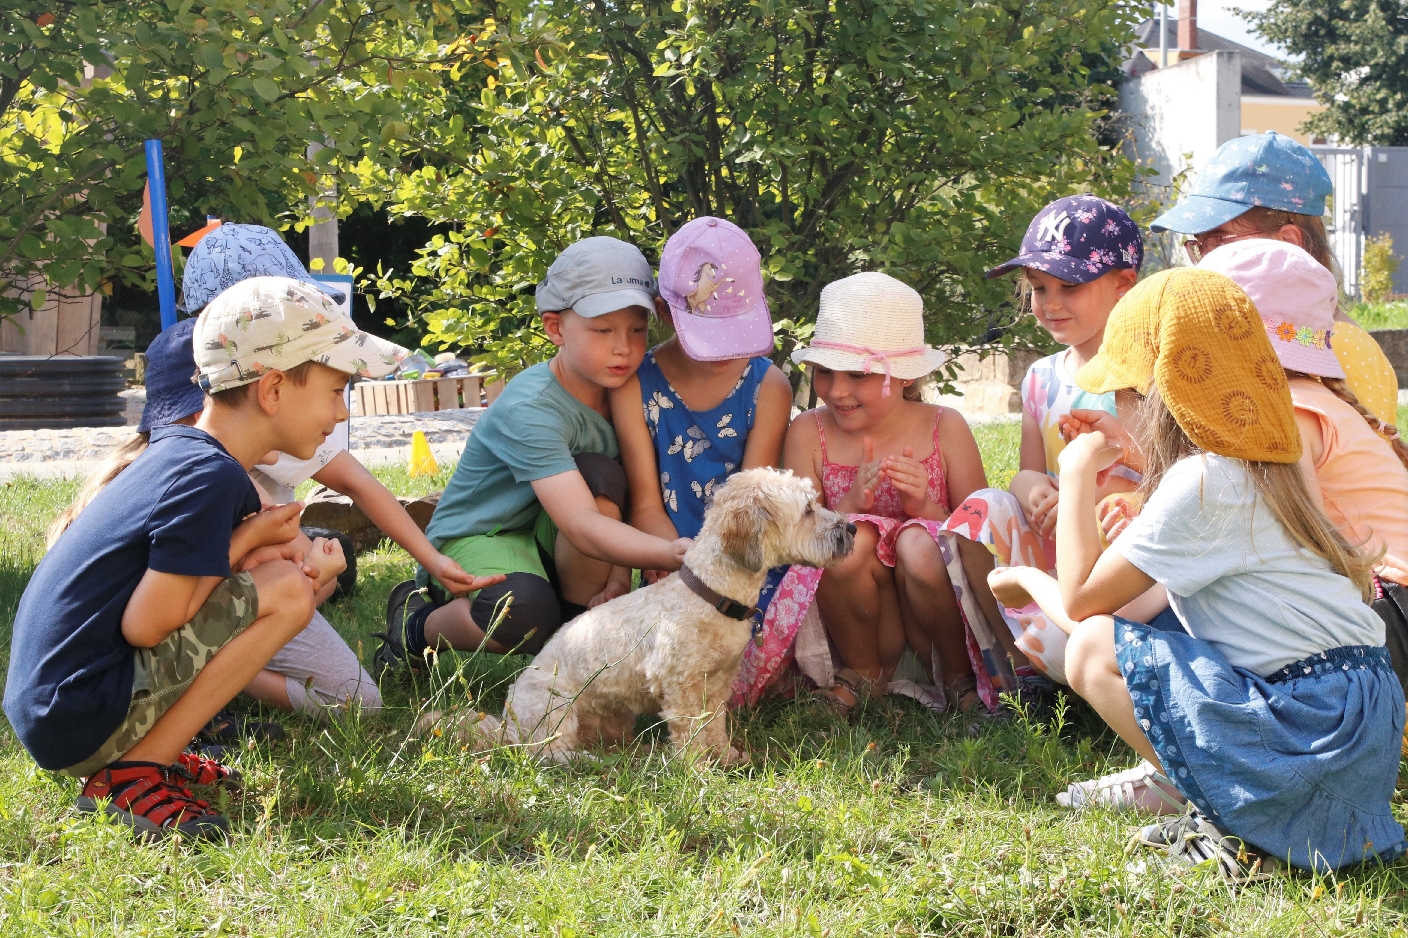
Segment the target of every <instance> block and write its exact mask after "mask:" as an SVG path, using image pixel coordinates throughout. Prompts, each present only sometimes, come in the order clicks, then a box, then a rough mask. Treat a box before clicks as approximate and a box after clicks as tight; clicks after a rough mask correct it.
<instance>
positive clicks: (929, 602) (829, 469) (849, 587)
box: [778, 273, 1025, 709]
mask: <svg viewBox="0 0 1408 938" xmlns="http://www.w3.org/2000/svg"><path fill="white" fill-rule="evenodd" d="M815 336H816V337H815V339H814V341H813V342H812V343H811V345H809V346H807V347H806V348H803V349H799V350H798V351H797V352H795V353H793V356H792V357H793V360H794V361H796V362H798V363H799V364H803V363H805V364H808V365H810V366H811V368H812V372H811V373H812V382H813V386H814V387H815V388H816V391H817V395H818V397H820V398H821V400H822V401H823V402H824V403H825V405H826V406H825V407H819V408H817V409H816V410H813V411H809V412H807V413H805V414H802V415H801V416H799V417H798V418H797V419H796V420H795V421H793V423H792V426H791V428H790V429H789V431H788V435H787V443H786V447H785V450H784V454H783V463H784V465H785V466H786V467H787V468H789V469H791V470H792V471H793V472H795V473H797V474H798V475H803V476H806V477H808V478H810V479H812V481H813V483H814V484H815V485H816V486H817V489H818V490H819V491H820V492H821V493H822V496H823V498H824V500H825V502H826V505H827V507H829V508H832V509H834V510H836V511H843V512H845V513H846V514H847V516H848V517H849V518H850V519H851V520H852V521H853V522H855V524H856V526H857V528H858V531H857V536H856V547H855V550H854V551H853V552H852V554H851V556H850V557H849V558H848V559H846V560H845V561H843V562H842V563H840V564H838V565H836V566H834V567H831V568H829V569H828V570H827V571H826V572H825V573H824V574H823V573H822V572H821V571H815V570H812V571H808V570H805V569H803V570H798V571H796V572H795V575H792V576H791V577H790V579H791V582H790V583H789V582H787V581H784V585H783V587H782V588H781V589H780V590H779V594H778V595H779V599H781V600H783V605H782V606H781V607H780V608H779V614H784V613H787V612H791V613H793V614H797V613H804V612H805V608H806V606H808V605H810V602H811V601H812V599H813V597H814V599H815V602H816V604H817V607H818V610H819V611H820V614H821V621H822V624H823V625H824V627H825V630H826V634H827V636H829V638H830V640H831V643H832V644H833V645H834V646H835V649H836V652H837V653H838V654H839V656H840V658H841V660H842V663H843V665H844V667H842V668H841V669H840V670H839V671H837V681H838V682H837V684H836V685H834V686H833V687H831V688H827V689H824V691H823V692H824V693H826V694H827V695H829V697H830V699H831V700H832V701H833V702H834V703H835V704H836V705H837V706H838V707H849V706H852V705H854V703H855V702H856V700H857V699H858V698H859V697H864V696H879V695H881V694H883V693H885V689H886V685H887V684H888V682H889V680H890V679H891V677H892V676H893V675H894V671H895V667H896V665H898V663H899V661H900V657H901V655H902V654H903V653H904V649H905V645H906V644H908V645H909V646H910V647H911V648H913V649H914V651H915V653H916V654H917V656H918V658H919V660H920V662H921V663H923V665H924V666H925V668H926V669H927V670H928V672H929V676H930V678H931V679H932V682H933V683H934V684H937V685H939V686H940V687H942V689H943V692H942V694H938V693H935V694H933V695H932V698H942V699H946V700H947V701H948V703H949V705H951V706H955V707H959V708H963V709H970V708H973V707H976V706H978V705H979V704H980V703H981V704H984V705H986V706H988V707H989V708H995V707H996V706H997V690H998V689H999V688H1006V687H1010V686H1011V685H1012V681H1011V674H1012V671H1011V665H1010V663H1009V661H1008V657H1009V655H1020V653H1019V652H1016V650H1015V648H1013V647H1011V644H1012V636H1011V633H1010V632H1009V631H1008V629H1007V628H1006V627H1000V628H998V629H996V630H994V629H993V628H992V627H991V625H990V624H989V623H992V624H996V625H998V626H1002V618H1001V614H1000V613H999V611H998V608H997V603H996V601H995V600H994V599H993V596H992V593H991V591H990V590H988V588H987V574H988V572H989V571H991V570H992V568H993V557H992V555H991V554H990V553H989V552H988V551H987V549H986V548H985V547H984V546H983V545H982V544H978V543H974V542H973V541H970V540H968V539H966V538H962V537H955V536H954V535H953V534H951V533H949V532H947V531H945V530H944V527H943V526H944V523H945V522H946V521H947V520H948V519H949V516H950V513H951V508H950V506H951V505H955V504H958V503H961V502H962V501H963V500H964V499H966V498H967V497H968V496H969V495H970V494H971V493H973V492H975V491H977V490H979V489H983V488H985V487H986V486H987V480H986V478H985V476H984V474H983V465H982V459H981V457H980V456H979V454H978V447H977V444H976V443H975V442H974V440H973V434H972V432H971V431H970V430H969V429H968V424H967V423H966V422H965V421H964V420H963V418H962V417H961V416H960V415H959V414H958V413H957V412H955V411H952V410H947V409H945V408H943V407H938V406H934V405H931V404H925V403H923V402H921V401H920V400H919V399H918V394H917V390H918V389H917V387H916V382H917V380H918V379H920V378H922V377H924V376H925V375H927V374H929V373H930V372H931V371H933V370H934V369H935V368H937V367H938V366H939V365H940V364H942V362H943V360H944V356H943V354H942V353H941V352H939V351H937V350H935V349H932V348H929V347H928V346H927V345H925V344H924V321H923V303H922V301H921V299H920V297H919V294H918V293H916V292H915V291H914V290H912V289H910V288H909V287H907V286H905V285H904V284H902V283H900V282H899V281H898V280H895V279H894V278H893V277H889V276H887V275H885V274H880V273H862V274H856V275H854V276H851V277H847V278H845V279H844V280H840V281H837V282H835V283H832V284H829V285H828V286H827V287H826V288H825V289H824V290H822V293H821V306H820V312H819V315H818V318H817V329H816V333H815ZM1021 663H1023V664H1025V661H1024V660H1022V661H1021ZM994 678H996V682H995V681H994ZM932 698H931V699H932Z"/></svg>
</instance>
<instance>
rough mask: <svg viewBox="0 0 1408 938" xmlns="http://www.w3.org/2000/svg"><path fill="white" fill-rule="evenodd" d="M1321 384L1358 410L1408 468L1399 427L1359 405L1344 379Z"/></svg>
mask: <svg viewBox="0 0 1408 938" xmlns="http://www.w3.org/2000/svg"><path fill="white" fill-rule="evenodd" d="M1320 383H1321V384H1323V385H1324V386H1325V388H1326V390H1328V391H1329V392H1330V393H1331V394H1333V395H1335V397H1338V398H1339V399H1340V400H1342V401H1344V402H1345V403H1346V404H1348V405H1349V406H1350V407H1353V408H1354V409H1355V410H1357V411H1358V412H1359V416H1361V417H1363V418H1364V421H1365V422H1366V423H1368V424H1369V428H1370V429H1371V430H1373V431H1374V432H1375V433H1377V434H1378V435H1379V436H1381V437H1383V438H1384V439H1385V440H1387V441H1388V444H1389V445H1390V446H1392V447H1393V454H1394V455H1395V456H1397V457H1398V461H1399V462H1401V463H1403V465H1404V467H1408V443H1404V442H1403V438H1402V437H1401V436H1399V435H1398V427H1396V426H1394V425H1393V424H1391V423H1385V422H1384V421H1382V420H1380V419H1379V418H1378V417H1375V416H1374V415H1373V414H1371V413H1369V411H1368V409H1367V408H1365V406H1364V405H1363V404H1361V403H1359V398H1357V397H1355V396H1354V392H1353V391H1351V390H1350V389H1349V385H1348V384H1346V383H1345V381H1344V379H1343V378H1321V379H1320Z"/></svg>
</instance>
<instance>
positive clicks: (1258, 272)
mask: <svg viewBox="0 0 1408 938" xmlns="http://www.w3.org/2000/svg"><path fill="white" fill-rule="evenodd" d="M1198 268H1199V269H1200V270H1211V271H1213V272H1214V273H1219V274H1223V275H1224V276H1226V277H1229V278H1230V279H1231V280H1232V282H1233V283H1235V284H1237V286H1239V287H1241V288H1242V289H1243V290H1244V291H1246V294H1247V296H1249V297H1251V299H1252V302H1253V303H1254V304H1256V309H1257V312H1258V313H1260V314H1261V321H1262V322H1263V323H1264V324H1265V325H1266V334H1267V336H1268V337H1269V338H1270V339H1271V347H1272V348H1274V349H1275V350H1276V357H1277V358H1279V359H1280V360H1281V365H1282V366H1283V367H1285V368H1287V369H1289V370H1291V371H1301V372H1304V373H1305V374H1308V375H1318V376H1320V377H1322V378H1343V377H1344V368H1343V367H1341V365H1340V363H1339V359H1338V358H1336V357H1335V353H1334V351H1333V350H1332V349H1331V348H1330V333H1331V332H1332V331H1333V330H1334V328H1335V310H1336V308H1337V306H1338V303H1339V287H1338V285H1337V284H1336V283H1335V275H1334V274H1332V273H1330V272H1329V271H1328V270H1326V269H1325V268H1324V267H1322V266H1321V265H1320V264H1319V262H1317V261H1316V260H1315V258H1313V257H1311V256H1310V255H1309V254H1308V253H1307V252H1306V251H1305V250H1303V249H1301V248H1298V247H1296V246H1295V245H1294V244H1287V243H1286V242H1284V241H1275V240H1272V239H1270V238H1247V239H1246V240H1243V241H1233V242H1231V243H1230V244H1224V245H1223V246H1222V247H1219V248H1217V249H1216V250H1214V251H1212V252H1211V253H1209V254H1208V255H1207V256H1206V257H1204V258H1203V260H1202V262H1201V263H1200V264H1198Z"/></svg>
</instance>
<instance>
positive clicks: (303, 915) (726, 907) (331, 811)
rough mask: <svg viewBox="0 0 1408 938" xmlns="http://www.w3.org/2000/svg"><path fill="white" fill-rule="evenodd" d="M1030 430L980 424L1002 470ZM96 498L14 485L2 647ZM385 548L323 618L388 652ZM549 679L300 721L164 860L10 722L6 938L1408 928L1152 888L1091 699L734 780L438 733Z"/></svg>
mask: <svg viewBox="0 0 1408 938" xmlns="http://www.w3.org/2000/svg"><path fill="white" fill-rule="evenodd" d="M1015 437H1016V425H1015V424H1006V425H1003V424H995V425H988V426H987V427H981V428H979V433H978V438H979V441H980V443H981V444H982V446H983V448H984V451H985V455H986V456H987V457H988V460H989V468H990V470H991V474H992V476H993V478H994V481H1001V477H1002V474H1003V473H1007V474H1010V472H1011V469H1012V467H1013V465H1014V463H1015V449H1016V442H1015ZM379 474H380V475H381V476H382V478H383V479H384V480H385V481H386V482H387V483H388V485H390V486H392V487H393V488H394V489H397V490H400V491H410V489H411V486H409V485H408V484H407V483H408V480H406V479H405V477H404V475H403V474H398V473H390V472H388V473H379ZM433 481H434V480H432V482H433ZM441 481H442V482H443V480H441ZM75 488H76V485H75V484H74V483H72V482H43V483H37V482H33V481H24V480H18V481H14V482H11V483H6V484H3V486H0V532H3V533H0V648H8V640H7V639H8V631H9V628H10V624H11V622H12V620H13V616H14V608H15V604H16V603H17V602H18V599H19V595H20V593H21V591H22V589H23V586H24V583H25V581H26V579H27V577H28V575H29V572H30V571H31V570H32V568H33V565H34V563H35V561H36V558H37V557H38V556H39V555H40V551H41V549H42V530H43V528H44V527H45V525H46V524H47V523H48V520H49V518H50V517H51V516H52V515H53V514H54V513H55V512H56V511H58V510H59V509H60V508H61V507H62V506H63V505H64V504H65V503H66V501H67V499H68V498H69V497H71V495H72V493H73V491H74V489H75ZM359 560H360V569H361V583H360V586H359V588H358V591H357V592H356V594H355V595H354V596H353V597H352V598H350V599H348V600H345V601H342V602H340V603H338V604H336V605H334V606H332V607H331V608H328V607H324V610H325V612H326V613H327V614H328V618H329V619H330V620H332V622H333V623H334V625H336V626H337V627H338V628H339V630H341V632H342V633H343V634H344V635H345V636H347V638H348V640H349V641H350V642H351V643H352V645H353V647H354V648H358V649H359V651H360V653H361V654H362V656H363V659H364V660H367V659H368V658H369V657H370V653H371V651H372V647H373V644H372V642H371V641H370V639H369V637H368V636H369V633H370V632H372V631H373V630H375V629H377V628H379V627H380V622H381V619H382V605H383V602H384V599H385V596H386V594H387V592H388V591H389V590H390V588H391V586H392V585H393V584H394V583H395V582H396V581H398V580H399V579H401V578H402V577H405V576H407V575H408V574H409V573H410V570H411V564H410V562H409V559H408V558H407V556H406V554H405V553H404V552H402V551H401V550H399V549H384V550H378V551H374V552H371V553H368V554H364V555H362V556H361V558H359ZM3 654H5V652H3V651H0V655H3ZM0 663H4V662H0ZM524 663H525V659H522V658H513V659H506V660H505V659H494V658H492V657H471V656H464V657H456V656H453V655H448V656H444V657H443V659H442V660H441V662H440V663H439V666H438V668H437V670H436V671H435V672H434V673H433V674H430V675H427V676H425V677H423V678H422V679H421V680H419V681H418V682H415V683H412V682H409V681H405V682H399V683H396V684H393V685H391V686H388V687H387V688H385V691H386V696H387V699H388V703H389V705H390V706H389V708H388V710H387V711H386V712H385V713H384V714H381V715H377V716H370V715H363V716H356V717H353V718H349V719H347V720H345V721H343V722H340V723H317V722H313V721H310V720H305V719H301V718H294V717H286V718H284V722H285V723H286V725H287V727H288V729H289V735H288V739H286V740H284V741H281V742H277V743H273V744H260V745H254V746H251V747H249V748H247V749H245V750H243V751H240V752H239V753H238V754H237V756H236V757H235V758H234V759H233V761H234V762H235V763H236V764H237V765H238V766H239V768H240V769H241V771H243V773H244V774H245V776H246V785H245V788H244V791H243V792H242V793H241V794H237V795H234V796H226V797H222V801H221V804H222V807H223V808H224V810H226V811H227V812H228V814H229V815H230V816H231V818H232V820H233V823H234V826H235V829H236V831H237V836H236V837H235V839H234V842H233V843H232V844H231V845H229V846H199V847H181V846H177V845H171V844H168V845H165V846H160V847H142V846H138V845H136V844H134V843H132V842H131V841H130V840H129V839H128V838H127V837H126V836H125V835H124V834H123V833H122V832H121V831H120V830H118V829H115V828H113V827H110V826H107V825H105V824H102V823H97V822H94V821H93V820H90V819H87V818H82V817H79V816H77V815H76V814H75V813H74V812H73V810H72V804H73V799H74V797H75V795H76V793H77V784H76V783H75V782H74V781H72V780H68V779H63V778H59V777H57V776H54V775H51V774H49V773H47V772H43V771H40V770H38V769H36V768H35V767H34V765H33V763H32V762H31V761H30V760H29V758H28V757H27V756H26V755H25V753H24V752H23V750H22V749H21V748H20V747H19V745H18V744H17V743H16V742H15V740H14V737H13V736H12V735H11V734H10V732H9V730H8V726H6V725H4V724H3V723H2V722H0V935H4V936H22V935H36V936H38V935H44V936H48V935H99V934H101V935H113V934H116V935H172V936H177V935H179V936H187V935H220V934H223V935H258V936H264V935H289V936H298V938H308V936H319V938H322V936H335V935H349V936H350V935H388V936H389V935H398V936H399V935H457V936H458V935H506V936H507V935H552V936H586V935H627V936H636V935H680V936H694V935H706V934H707V935H721V936H726V935H742V934H748V935H789V936H791V935H796V936H814V935H833V936H839V935H877V934H899V935H972V936H987V935H1072V936H1074V935H1080V936H1092V935H1222V934H1229V935H1267V936H1276V938H1283V936H1289V935H1307V936H1328V935H1348V934H1356V935H1371V934H1372V935H1408V931H1405V930H1404V927H1405V913H1408V894H1406V893H1405V888H1408V875H1405V873H1408V866H1405V865H1404V864H1399V865H1397V866H1394V867H1392V868H1389V869H1371V870H1356V871H1351V872H1348V873H1345V874H1343V875H1341V876H1338V877H1312V876H1306V875H1293V876H1287V877H1282V878H1279V879H1277V880H1274V881H1272V882H1270V883H1267V884H1263V885H1259V886H1256V887H1252V888H1248V889H1245V890H1242V891H1240V892H1239V891H1236V890H1233V889H1230V888H1228V887H1225V886H1223V885H1221V884H1220V883H1219V882H1217V881H1215V880H1214V879H1212V878H1211V877H1210V876H1209V875H1208V874H1205V873H1203V872H1201V871H1179V870H1164V869H1160V868H1154V869H1152V870H1148V871H1143V872H1139V871H1136V870H1137V869H1138V868H1137V867H1135V866H1132V861H1137V860H1139V859H1141V858H1142V857H1140V856H1131V855H1127V854H1126V853H1125V849H1124V845H1125V841H1126V839H1127V838H1128V836H1129V834H1130V833H1131V831H1132V830H1133V828H1134V821H1133V820H1132V819H1131V818H1129V817H1126V816H1121V815H1118V814H1114V813H1110V812H1106V811H1100V810H1096V811H1091V812H1087V813H1083V814H1072V813H1069V812H1066V811H1063V810H1061V809H1060V808H1058V807H1057V806H1056V805H1055V804H1054V802H1053V801H1052V799H1051V795H1052V794H1053V792H1055V791H1057V790H1060V789H1061V788H1062V787H1064V786H1065V784H1067V783H1068V782H1070V781H1072V780H1074V779H1078V778H1083V777H1086V776H1088V775H1089V774H1090V773H1093V772H1102V771H1106V770H1109V769H1111V768H1115V767H1123V766H1125V765H1128V764H1130V763H1131V762H1132V759H1131V754H1130V752H1129V750H1128V749H1127V748H1126V747H1125V746H1124V745H1123V744H1121V743H1120V742H1118V741H1117V740H1116V739H1115V738H1114V737H1113V735H1112V734H1110V733H1108V732H1106V731H1104V730H1103V728H1102V725H1101V724H1100V723H1099V721H1098V720H1097V719H1095V718H1094V717H1093V716H1092V715H1091V714H1090V712H1089V711H1088V710H1086V709H1085V708H1083V707H1082V706H1080V705H1072V706H1070V707H1069V709H1068V710H1067V711H1066V713H1065V715H1064V720H1063V721H1058V722H1053V723H1051V724H1026V723H1021V722H1019V723H1016V724H1011V725H997V724H990V723H972V722H970V721H968V720H967V719H964V718H961V717H948V716H945V717H939V718H935V717H933V716H931V715H929V714H927V713H926V712H923V711H922V710H921V709H920V708H919V707H918V706H917V705H915V704H914V703H912V702H910V701H908V700H906V699H904V698H894V699H886V700H882V701H879V702H877V703H874V704H872V705H870V706H868V707H866V708H865V709H863V710H861V711H859V712H857V713H856V714H854V715H853V718H852V719H851V720H849V721H841V720H837V719H836V718H834V717H832V716H830V715H829V714H828V713H827V712H826V711H825V710H823V709H821V708H820V707H818V706H816V705H815V704H813V703H811V702H809V701H807V700H806V699H804V697H803V698H802V699H797V700H788V699H784V698H781V697H770V698H767V699H766V700H765V701H764V702H763V703H762V705H760V706H759V707H758V708H757V709H756V710H753V711H750V712H745V713H742V714H740V715H739V719H738V721H737V724H736V729H735V743H736V744H737V745H739V746H740V747H743V748H746V749H748V750H749V751H751V753H752V755H753V759H752V762H751V764H749V765H747V766H745V767H742V768H730V769H727V770H719V769H717V768H714V767H711V766H709V765H707V764H698V763H693V762H690V761H688V760H684V759H676V758H674V757H673V756H672V755H671V754H670V752H669V749H668V745H667V743H666V741H665V739H664V737H663V736H662V734H661V733H660V732H659V728H658V727H652V728H650V729H647V730H646V731H645V732H644V733H642V735H641V737H640V738H639V739H638V741H637V743H636V744H635V746H634V747H633V748H632V749H630V750H629V751H627V752H624V753H621V754H617V755H610V756H606V757H604V758H603V759H602V760H601V761H600V762H598V763H581V764H576V765H573V766H570V767H557V766H552V767H544V766H539V765H536V764H534V763H532V762H531V761H529V760H527V759H525V758H524V757H523V756H522V754H521V753H517V752H513V751H498V752H490V753H481V752H474V751H467V750H465V749H463V748H461V747H460V746H459V745H458V744H455V743H451V742H449V741H448V740H447V739H440V740H430V741H428V742H422V741H419V740H413V739H410V738H409V736H408V730H409V728H410V726H411V725H412V722H413V720H414V716H415V714H416V712H417V711H418V710H420V709H421V708H423V707H425V706H427V705H437V706H438V705H443V704H445V703H452V704H468V705H472V706H475V707H479V708H483V709H492V708H496V707H497V706H498V705H499V704H500V702H501V701H502V697H503V692H504V688H505V686H506V683H507V682H508V681H509V680H511V679H512V677H513V675H514V673H515V671H516V670H517V669H518V668H520V667H522V665H523V664H524ZM1396 808H1397V810H1398V812H1399V814H1400V816H1401V817H1408V811H1405V810H1404V806H1403V805H1402V804H1398V805H1397V806H1396Z"/></svg>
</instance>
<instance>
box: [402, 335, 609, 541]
mask: <svg viewBox="0 0 1408 938" xmlns="http://www.w3.org/2000/svg"><path fill="white" fill-rule="evenodd" d="M579 453H600V454H601V455H603V456H609V457H611V458H612V459H620V458H621V448H620V445H619V444H618V443H617V442H616V430H615V429H614V428H613V427H612V426H611V422H610V421H609V420H607V419H606V418H605V417H603V416H602V415H601V414H599V413H597V412H596V411H594V410H592V409H591V408H590V407H588V406H587V405H586V404H583V403H582V402H581V401H579V400H577V399H576V398H575V397H573V396H572V395H571V394H569V393H568V391H567V389H566V388H564V387H563V386H562V385H561V383H559V382H558V380H557V378H556V376H554V375H553V373H552V369H551V368H549V367H548V365H547V363H546V362H544V363H543V364H541V365H534V366H533V367H532V368H529V369H528V370H527V371H524V372H522V373H521V374H519V375H518V376H517V377H516V378H514V379H513V380H512V381H510V382H509V383H508V387H506V388H504V392H503V393H502V394H500V395H499V397H498V399H497V400H495V401H494V403H493V406H491V407H490V408H489V409H488V410H486V411H485V412H484V416H482V417H480V418H479V422H478V423H476V424H475V425H474V430H473V432H472V433H470V435H469V442H467V443H466V444H465V447H464V453H463V454H462V455H461V456H460V464H459V467H458V468H456V469H455V474H454V475H453V476H451V477H450V484H449V485H447V486H445V494H443V495H441V496H440V503H439V504H438V505H437V506H436V508H435V514H434V515H432V516H431V518H430V525H429V526H428V527H427V528H426V529H425V534H426V536H427V537H428V538H430V543H431V544H433V545H435V548H436V549H437V550H438V549H439V548H440V546H441V545H442V544H444V543H445V542H446V541H452V540H454V539H455V538H457V537H469V536H470V535H473V534H488V533H490V532H491V531H521V530H525V529H528V528H531V527H532V526H533V524H534V522H535V521H536V520H537V517H538V511H539V505H538V498H537V496H536V495H534V494H533V486H532V483H533V482H536V481H537V480H539V479H546V478H548V477H549V476H555V475H559V474H561V473H564V472H572V471H574V470H575V469H576V468H577V464H576V462H575V461H574V460H573V457H574V456H576V455H577V454H579Z"/></svg>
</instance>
